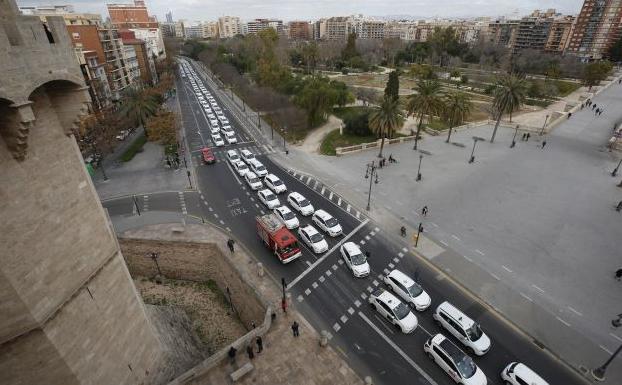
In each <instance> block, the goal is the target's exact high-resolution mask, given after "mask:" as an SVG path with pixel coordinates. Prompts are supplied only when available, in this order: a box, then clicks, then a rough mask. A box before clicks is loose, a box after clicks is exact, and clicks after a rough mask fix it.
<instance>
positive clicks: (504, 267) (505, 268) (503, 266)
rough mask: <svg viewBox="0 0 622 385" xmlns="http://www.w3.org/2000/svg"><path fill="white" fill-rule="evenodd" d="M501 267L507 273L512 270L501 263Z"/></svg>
mask: <svg viewBox="0 0 622 385" xmlns="http://www.w3.org/2000/svg"><path fill="white" fill-rule="evenodd" d="M501 267H502V268H503V270H505V271H507V272H508V273H511V272H512V270H510V268H509V267H507V266H505V265H501Z"/></svg>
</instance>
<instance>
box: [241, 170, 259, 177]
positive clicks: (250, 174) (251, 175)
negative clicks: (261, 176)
mask: <svg viewBox="0 0 622 385" xmlns="http://www.w3.org/2000/svg"><path fill="white" fill-rule="evenodd" d="M244 177H245V178H257V175H255V173H254V172H252V171H249V172H247V173H246V175H244Z"/></svg>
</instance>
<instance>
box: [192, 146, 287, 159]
mask: <svg viewBox="0 0 622 385" xmlns="http://www.w3.org/2000/svg"><path fill="white" fill-rule="evenodd" d="M192 147H193V148H195V150H193V151H192V153H193V154H192V155H193V158H194V159H197V160H198V161H199V163H200V162H202V158H201V148H202V147H201V146H200V145H199V146H195V145H194V144H193V145H192ZM211 149H212V154H214V157H215V158H216V163H220V162H226V161H227V151H229V150H236V151H237V152H238V153H239V152H240V151H242V150H248V151H250V152H252V153H253V154H255V155H256V156H257V155H269V154H273V153H274V152H275V151H274V149H273V148H272V147H271V146H269V145H265V144H258V143H256V142H249V143H238V144H236V145H230V146H224V147H211Z"/></svg>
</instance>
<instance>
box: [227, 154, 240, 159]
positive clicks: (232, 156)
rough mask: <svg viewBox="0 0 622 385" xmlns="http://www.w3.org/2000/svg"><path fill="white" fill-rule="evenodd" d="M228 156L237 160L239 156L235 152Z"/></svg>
mask: <svg viewBox="0 0 622 385" xmlns="http://www.w3.org/2000/svg"><path fill="white" fill-rule="evenodd" d="M229 158H231V160H239V159H240V157H239V156H237V155H236V154H231V156H230V157H229Z"/></svg>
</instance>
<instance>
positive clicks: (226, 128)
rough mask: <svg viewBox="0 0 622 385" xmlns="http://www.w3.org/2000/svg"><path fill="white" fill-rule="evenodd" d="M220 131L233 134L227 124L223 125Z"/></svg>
mask: <svg viewBox="0 0 622 385" xmlns="http://www.w3.org/2000/svg"><path fill="white" fill-rule="evenodd" d="M220 129H221V130H223V132H233V128H231V126H230V125H228V124H223V125H222V127H221V128H220Z"/></svg>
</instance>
